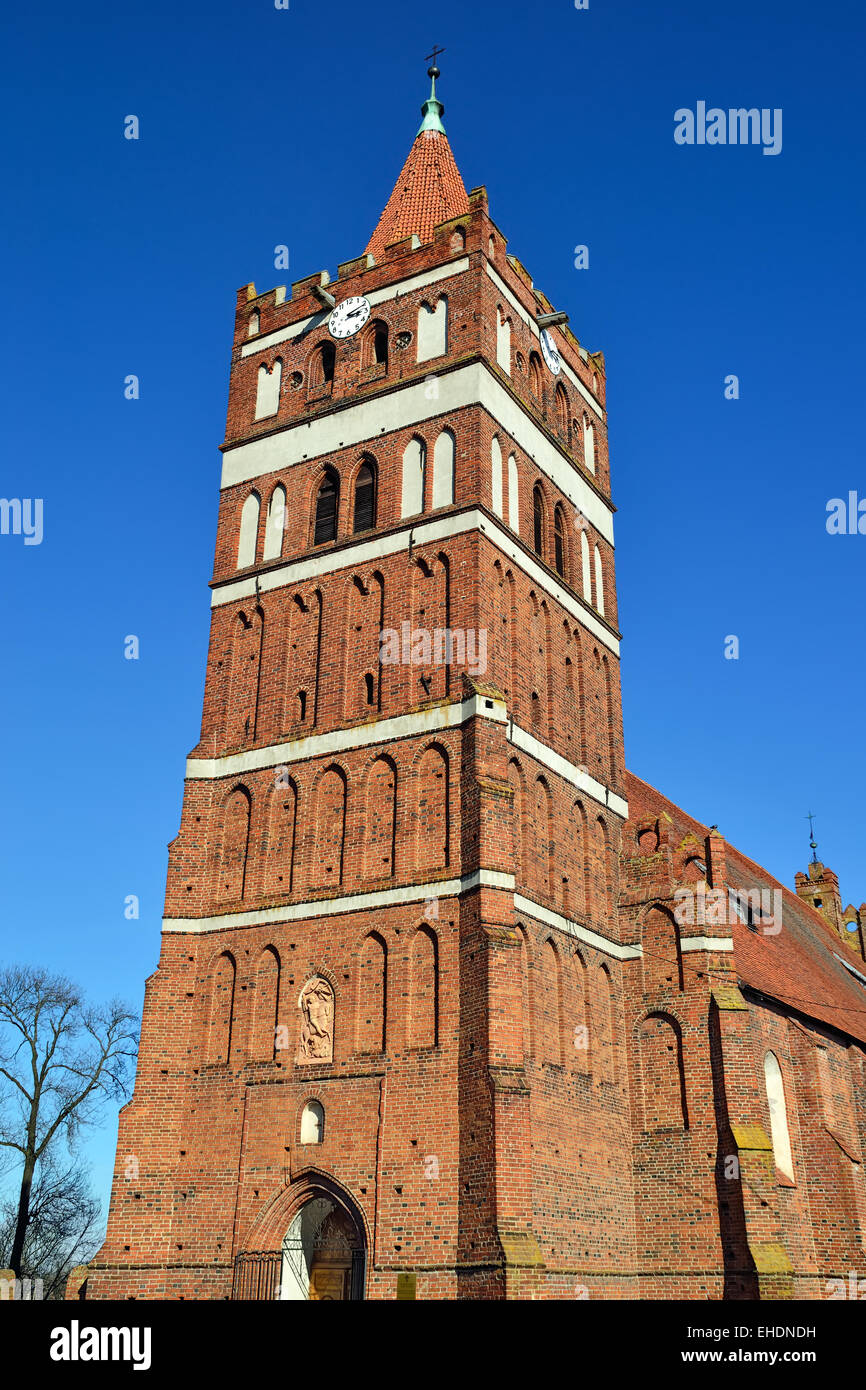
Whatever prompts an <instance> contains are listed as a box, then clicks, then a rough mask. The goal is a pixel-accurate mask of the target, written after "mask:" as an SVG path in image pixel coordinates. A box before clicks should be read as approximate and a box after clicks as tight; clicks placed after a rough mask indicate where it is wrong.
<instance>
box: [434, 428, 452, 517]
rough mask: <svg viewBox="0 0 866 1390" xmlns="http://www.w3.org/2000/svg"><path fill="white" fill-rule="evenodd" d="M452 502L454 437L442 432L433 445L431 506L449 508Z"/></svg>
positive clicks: (446, 431) (449, 432) (447, 432)
mask: <svg viewBox="0 0 866 1390" xmlns="http://www.w3.org/2000/svg"><path fill="white" fill-rule="evenodd" d="M453 501H454V435H453V434H452V433H451V431H450V430H442V432H441V433H440V434H438V435H437V437H436V443H435V444H434V445H433V506H434V507H450V506H451V503H452V502H453Z"/></svg>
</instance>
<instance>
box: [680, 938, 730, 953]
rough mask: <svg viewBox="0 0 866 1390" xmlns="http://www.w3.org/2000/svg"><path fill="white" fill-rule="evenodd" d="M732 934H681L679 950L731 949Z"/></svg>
mask: <svg viewBox="0 0 866 1390" xmlns="http://www.w3.org/2000/svg"><path fill="white" fill-rule="evenodd" d="M733 949H734V938H733V937H732V936H681V937H680V950H681V951H733Z"/></svg>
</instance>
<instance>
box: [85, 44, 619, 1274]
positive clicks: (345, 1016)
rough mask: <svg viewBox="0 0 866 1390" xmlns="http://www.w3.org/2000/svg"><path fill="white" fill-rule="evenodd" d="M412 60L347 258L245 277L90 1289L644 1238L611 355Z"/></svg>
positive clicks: (507, 1258) (535, 1267)
mask: <svg viewBox="0 0 866 1390" xmlns="http://www.w3.org/2000/svg"><path fill="white" fill-rule="evenodd" d="M430 75H431V77H432V78H433V91H432V94H431V97H430V99H429V100H428V101H427V102H425V103H424V106H423V107H422V110H423V113H424V119H423V122H422V125H421V129H420V130H419V132H418V135H417V137H416V139H415V142H414V144H413V145H412V148H411V151H410V153H409V157H408V159H407V161H406V164H405V166H404V168H403V171H402V173H401V175H400V178H399V180H398V182H397V185H396V187H395V189H394V192H393V193H392V195H391V198H390V200H389V202H388V204H387V207H386V208H385V211H384V212H383V214H382V217H381V218H380V220H379V223H378V225H377V227H376V230H375V232H374V233H373V236H372V237H371V239H370V242H369V245H368V247H367V250H366V252H365V253H364V255H362V256H359V257H357V258H356V259H353V260H350V261H347V262H346V263H345V264H343V265H341V266H340V267H339V275H338V277H337V279H336V281H333V282H331V281H330V280H329V276H328V274H327V273H326V272H321V273H319V274H317V275H312V276H309V277H307V278H306V279H304V280H301V281H300V282H298V283H296V284H294V285H293V286H292V293H291V298H287V297H286V293H285V290H284V289H282V288H281V289H277V290H270V291H268V292H267V293H265V294H257V293H256V290H255V287H254V286H252V285H248V286H246V287H245V288H244V289H243V290H241V291H240V293H239V294H238V299H237V311H236V318H235V335H234V346H233V350H232V366H231V378H230V390H229V405H228V425H227V432H226V440H225V444H224V445H223V453H224V461H223V474H222V485H221V494H220V497H221V500H220V510H219V523H218V530H217V540H216V558H215V565H214V574H213V578H212V580H211V590H212V619H211V640H210V651H209V657H208V666H207V678H206V685H205V694H204V712H203V718H202V731H201V739H200V741H199V743H198V745H197V746H196V747H195V749H194V750H193V752H192V754H191V756H190V758H189V761H188V764H187V777H186V786H185V795H184V802H183V812H182V819H181V826H180V831H179V833H178V835H177V838H176V839H175V840H174V841H173V843H172V845H171V850H170V858H169V868H168V885H167V893H166V909H165V922H164V929H163V937H162V951H161V956H160V962H159V968H158V970H157V971H156V973H155V974H154V975H153V976H152V977H151V978H150V979H149V981H148V984H147V992H146V1002H145V1011H144V1024H143V1040H142V1050H141V1057H140V1061H139V1068H138V1076H137V1081H136V1088H135V1094H134V1098H133V1100H132V1101H131V1103H130V1104H129V1105H128V1106H127V1107H126V1108H125V1109H124V1111H123V1113H122V1115H121V1121H120V1135H119V1143H118V1156H117V1167H116V1173H115V1182H114V1189H113V1194H112V1201H111V1211H110V1218H109V1225H108V1235H107V1239H106V1242H105V1245H104V1246H103V1248H102V1250H101V1251H100V1254H99V1256H98V1258H97V1260H96V1261H95V1263H94V1265H93V1267H92V1269H91V1273H90V1279H89V1284H88V1296H90V1297H97V1298H99V1297H102V1298H106V1297H117V1296H125V1297H128V1296H136V1297H141V1298H160V1297H169V1298H172V1297H184V1298H229V1297H232V1296H234V1297H241V1298H249V1297H262V1298H264V1297H267V1298H271V1297H275V1296H280V1297H283V1298H287V1299H302V1298H306V1297H312V1298H322V1297H330V1298H349V1297H351V1298H395V1297H416V1296H417V1297H419V1298H425V1297H426V1298H431V1297H442V1298H473V1297H494V1298H496V1297H529V1296H535V1295H538V1294H539V1293H540V1294H543V1295H546V1296H551V1295H552V1296H566V1297H573V1296H574V1295H575V1287H576V1281H577V1280H578V1271H580V1270H581V1269H584V1268H585V1267H586V1266H587V1264H588V1263H593V1262H594V1264H595V1266H596V1267H597V1268H598V1269H599V1271H601V1272H600V1273H599V1276H598V1280H599V1282H598V1288H599V1291H600V1292H602V1293H604V1292H605V1289H607V1290H608V1291H614V1292H615V1291H618V1290H621V1289H622V1288H624V1287H625V1285H624V1283H623V1282H622V1280H621V1278H620V1277H619V1276H617V1275H614V1274H613V1273H611V1271H613V1270H620V1271H622V1273H623V1274H624V1273H625V1271H626V1270H627V1269H628V1268H630V1267H631V1266H632V1264H633V1258H634V1250H633V1239H634V1235H633V1213H632V1211H631V1198H630V1195H628V1196H626V1194H630V1191H631V1171H630V1164H631V1157H630V1151H629V1141H628V1135H627V1131H628V1109H627V1091H626V1086H625V1083H624V1081H623V1079H622V1078H623V1075H624V1071H625V1068H624V1066H623V1064H622V1060H621V1059H620V1061H617V1059H616V1057H615V1056H614V1053H615V1051H616V1050H617V1049H615V1047H614V1043H613V1039H614V1037H617V1038H620V1039H621V1038H622V1037H623V1032H622V1029H621V1027H620V1026H618V1020H617V1019H616V1014H617V1011H618V1009H619V1004H618V1002H617V1001H618V1000H619V998H620V980H619V970H620V967H621V965H622V962H623V960H624V959H626V958H630V956H633V955H634V954H635V951H634V948H632V947H629V946H625V945H622V944H621V938H620V929H619V926H618V924H617V921H616V914H615V906H614V904H615V899H616V865H617V863H618V855H619V839H620V830H621V825H622V820H623V818H624V816H625V815H626V814H627V807H626V803H625V801H624V771H623V753H622V724H621V711H620V694H619V669H618V668H619V642H618V634H617V622H616V588H615V582H614V557H613V529H612V512H613V507H612V504H611V502H610V487H609V472H608V451H607V434H606V418H605V408H604V400H605V380H604V364H603V359H602V357H601V355H600V354H595V355H594V354H589V353H587V352H586V351H585V350H584V349H583V348H582V347H580V345H579V343H578V342H577V339H576V338H575V337H574V336H573V334H572V333H571V332H570V331H569V330H568V328H567V327H565V324H564V318H565V316H564V315H562V314H556V313H554V312H553V310H552V306H551V305H550V303H549V302H548V300H547V299H546V298H545V296H544V295H543V294H542V293H541V292H540V291H539V290H538V289H537V288H535V286H534V285H533V282H532V280H531V279H530V277H529V275H528V274H527V272H526V270H525V269H524V268H523V266H522V265H521V264H520V262H519V261H518V260H516V258H515V257H513V256H511V255H508V254H507V253H506V242H505V238H504V237H503V235H502V233H501V232H500V231H499V228H498V227H497V226H496V225H495V224H494V223H493V221H492V220H491V218H490V215H489V212H488V207H487V196H486V193H485V190H484V189H483V188H476V189H473V190H472V192H471V193H469V194H468V195H467V193H466V191H465V188H464V185H463V182H462V179H461V177H460V174H459V172H458V170H457V167H456V165H455V163H454V159H453V156H452V153H451V150H450V147H449V145H448V141H447V138H446V136H445V132H444V128H443V126H442V122H441V115H442V110H443V108H442V105H441V103H440V102H439V101H438V100H437V98H436V94H435V79H436V77H437V76H438V71H437V70H436V69H435V68H433V69H431V70H430ZM590 1013H592V1018H593V1027H592V1029H589V1027H588V1024H589V1014H590ZM590 1053H592V1067H590ZM578 1117H580V1119H579V1129H578ZM554 1269H555V1270H556V1273H555V1274H554V1273H553V1270H554Z"/></svg>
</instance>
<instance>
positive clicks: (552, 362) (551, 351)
mask: <svg viewBox="0 0 866 1390" xmlns="http://www.w3.org/2000/svg"><path fill="white" fill-rule="evenodd" d="M334 312H335V313H336V310H335V311H334ZM541 355H542V357H543V358H544V360H545V362H546V363H547V365H548V367H549V368H550V370H551V371H552V372H553V375H554V376H559V373H560V371H561V370H562V362H561V361H560V359H559V353H558V352H557V351H556V344H555V343H554V341H553V339H552V338H551V336H550V334H549V333H548V331H547V329H546V328H542V330H541Z"/></svg>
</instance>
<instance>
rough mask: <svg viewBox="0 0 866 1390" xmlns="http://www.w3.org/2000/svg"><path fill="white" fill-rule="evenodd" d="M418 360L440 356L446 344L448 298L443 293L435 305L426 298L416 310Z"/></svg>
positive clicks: (445, 348) (425, 360) (443, 352)
mask: <svg viewBox="0 0 866 1390" xmlns="http://www.w3.org/2000/svg"><path fill="white" fill-rule="evenodd" d="M417 343H418V359H417V360H418V361H419V362H427V361H429V359H430V358H432V357H442V356H444V354H445V352H446V351H447V345H448V300H447V299H446V298H445V296H444V295H443V296H442V297H441V299H439V300H437V302H436V304H435V306H434V305H432V304H429V303H428V302H427V301H426V300H425V302H424V303H423V304H422V305H421V307H420V309H419V310H418V337H417Z"/></svg>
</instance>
